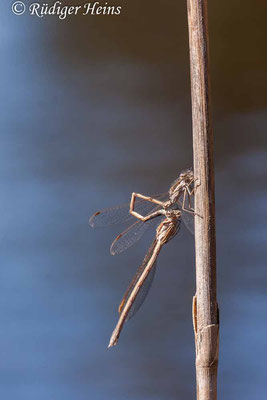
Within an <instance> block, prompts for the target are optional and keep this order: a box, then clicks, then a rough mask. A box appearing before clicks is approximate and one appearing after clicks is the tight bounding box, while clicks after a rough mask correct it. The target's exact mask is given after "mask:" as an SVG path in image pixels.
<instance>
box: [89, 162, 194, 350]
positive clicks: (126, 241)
mask: <svg viewBox="0 0 267 400" xmlns="http://www.w3.org/2000/svg"><path fill="white" fill-rule="evenodd" d="M194 182H195V179H194V175H193V171H192V169H188V170H186V171H183V172H182V173H181V174H180V175H179V177H178V179H176V180H175V181H174V182H173V184H172V185H171V186H170V189H169V191H168V192H167V193H163V194H160V195H157V196H153V197H150V196H144V195H142V194H139V193H133V194H132V197H131V201H130V204H127V205H122V206H117V207H113V208H109V209H106V210H102V211H98V212H97V213H95V214H94V215H93V216H92V217H91V218H90V221H89V223H90V225H91V226H92V227H97V226H106V225H112V224H116V223H119V222H123V221H130V220H131V219H132V218H133V217H134V218H136V219H137V221H135V222H134V223H133V224H132V225H131V226H130V227H129V228H127V229H126V230H125V231H124V232H122V233H121V234H120V235H118V236H117V237H116V239H115V240H114V242H113V243H112V245H111V249H110V251H111V254H113V255H114V254H118V253H121V252H122V251H124V250H126V249H127V248H129V247H130V246H132V245H133V244H134V243H135V242H136V241H137V240H139V239H140V238H141V236H142V235H143V234H144V232H145V230H146V229H147V228H148V227H149V226H150V225H151V223H152V221H154V220H159V219H160V221H159V224H158V226H157V229H156V235H155V238H154V240H153V242H152V244H151V246H150V248H149V250H148V252H147V254H146V256H145V258H144V260H143V262H142V264H141V266H140V267H139V268H138V270H137V272H136V274H135V276H134V278H133V280H132V282H131V284H130V286H129V287H128V289H127V290H126V292H125V294H124V296H123V298H122V301H121V303H120V305H119V314H120V317H119V320H118V323H117V325H116V327H115V329H114V331H113V333H112V336H111V339H110V342H109V346H108V347H111V346H114V345H116V344H117V342H118V339H119V335H120V332H121V330H122V328H123V325H124V323H125V321H127V320H129V319H130V318H131V317H132V316H133V315H134V314H135V313H136V312H137V311H138V309H139V308H140V306H141V305H142V304H143V302H144V300H145V298H146V296H147V293H148V291H149V289H150V287H151V285H152V281H153V278H154V275H155V269H156V260H157V257H158V255H159V253H160V250H161V249H162V247H163V245H164V244H165V243H167V242H168V241H169V240H171V239H172V238H173V237H174V236H175V235H176V234H177V233H178V231H179V229H180V223H181V219H182V220H183V222H184V223H185V225H186V226H187V228H188V229H189V230H190V232H192V233H194V218H193V216H194V215H195V214H194V210H193V208H192V204H191V203H192V199H193V194H194V190H195V189H194Z"/></svg>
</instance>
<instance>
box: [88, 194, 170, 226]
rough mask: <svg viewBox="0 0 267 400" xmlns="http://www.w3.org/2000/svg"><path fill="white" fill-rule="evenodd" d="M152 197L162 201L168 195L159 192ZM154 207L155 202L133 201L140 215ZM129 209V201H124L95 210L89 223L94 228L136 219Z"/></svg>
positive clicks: (137, 199)
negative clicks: (120, 203)
mask: <svg viewBox="0 0 267 400" xmlns="http://www.w3.org/2000/svg"><path fill="white" fill-rule="evenodd" d="M151 197H154V198H155V199H158V200H162V201H164V200H165V199H167V197H168V193H167V192H166V193H161V194H159V195H155V196H151ZM154 207H155V204H153V203H151V202H149V201H146V200H143V199H139V198H136V201H135V210H136V211H137V212H139V213H140V214H142V215H146V214H148V213H150V212H151V211H152V210H153V208H154ZM129 209H130V203H125V204H122V205H119V206H115V207H111V208H107V209H104V210H100V211H97V212H96V213H95V214H93V215H92V217H91V218H90V220H89V224H90V225H91V226H92V227H93V228H95V227H104V226H110V225H114V224H119V223H122V222H128V221H134V220H136V218H135V217H133V216H132V215H131V214H130V213H129Z"/></svg>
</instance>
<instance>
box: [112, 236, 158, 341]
mask: <svg viewBox="0 0 267 400" xmlns="http://www.w3.org/2000/svg"><path fill="white" fill-rule="evenodd" d="M162 246H163V243H162V242H161V241H160V240H158V241H157V244H156V246H155V248H154V251H153V254H152V256H151V258H150V260H149V262H148V263H147V266H146V267H145V269H144V271H143V273H142V274H141V276H140V278H139V279H138V281H137V283H136V285H135V287H134V289H133V291H132V293H131V295H130V297H129V299H128V300H127V303H126V305H125V307H124V309H123V311H122V313H121V315H120V318H119V320H118V323H117V325H116V327H115V329H114V331H113V333H112V335H111V338H110V341H109V345H108V347H112V346H115V345H116V344H117V342H118V340H119V336H120V333H121V330H122V328H123V325H124V323H125V321H126V318H127V316H128V314H129V311H130V309H131V307H132V305H133V302H134V301H135V299H136V296H137V295H138V292H139V290H140V288H141V287H142V285H143V283H144V281H145V279H146V277H147V275H148V274H149V272H150V271H151V269H152V268H153V266H154V264H155V261H156V259H157V257H158V255H159V253H160V250H161V247H162Z"/></svg>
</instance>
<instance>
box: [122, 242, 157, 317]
mask: <svg viewBox="0 0 267 400" xmlns="http://www.w3.org/2000/svg"><path fill="white" fill-rule="evenodd" d="M155 245H156V240H154V241H153V243H152V245H151V246H150V248H149V250H148V252H147V254H146V256H145V258H144V261H143V262H142V264H141V265H140V267H139V268H138V270H137V272H136V274H135V276H134V277H133V280H132V282H131V284H130V286H129V287H128V289H127V290H126V292H125V294H124V296H123V298H122V301H121V303H120V305H119V310H118V311H119V313H120V314H121V312H122V311H123V309H124V307H125V304H126V303H127V300H128V298H129V296H130V295H131V293H132V291H133V289H134V287H135V285H136V283H137V281H138V279H139V278H140V276H141V275H142V272H143V271H144V269H145V267H146V265H147V263H148V261H149V259H150V257H151V255H152V254H153V251H154V248H155ZM155 272H156V262H155V263H154V266H153V268H152V269H151V271H150V272H149V274H148V275H147V277H146V280H145V282H144V284H143V286H142V287H141V288H140V290H139V292H138V294H137V296H136V298H135V301H134V302H133V305H132V307H131V309H130V311H129V313H128V316H127V318H126V321H128V320H129V319H131V318H132V317H133V316H134V315H135V314H136V312H137V311H138V310H139V308H140V307H141V305H142V304H143V302H144V301H145V299H146V296H147V294H148V292H149V290H150V288H151V286H152V283H153V279H154V276H155Z"/></svg>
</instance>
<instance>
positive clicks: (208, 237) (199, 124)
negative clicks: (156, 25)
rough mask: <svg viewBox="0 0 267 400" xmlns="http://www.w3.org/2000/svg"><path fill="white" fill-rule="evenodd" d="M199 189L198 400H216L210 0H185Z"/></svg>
mask: <svg viewBox="0 0 267 400" xmlns="http://www.w3.org/2000/svg"><path fill="white" fill-rule="evenodd" d="M187 8H188V28H189V48H190V68H191V95H192V122H193V151H194V176H195V178H197V179H198V181H197V184H199V186H198V187H197V190H196V192H195V205H194V207H195V212H196V214H197V215H201V216H202V217H203V218H199V217H198V216H196V217H195V251H196V296H195V297H194V299H193V323H194V331H195V345H196V380H197V399H198V400H215V399H217V368H218V347H219V320H218V306H217V299H216V243H215V206H214V166H213V136H212V128H211V118H210V104H209V103H210V99H209V95H210V92H209V70H208V58H209V55H208V29H207V0H187Z"/></svg>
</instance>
